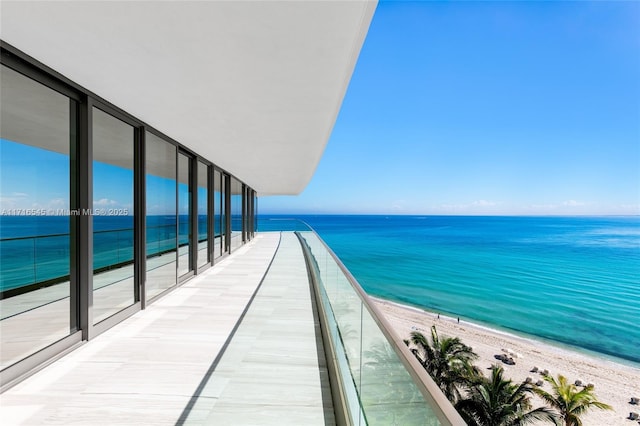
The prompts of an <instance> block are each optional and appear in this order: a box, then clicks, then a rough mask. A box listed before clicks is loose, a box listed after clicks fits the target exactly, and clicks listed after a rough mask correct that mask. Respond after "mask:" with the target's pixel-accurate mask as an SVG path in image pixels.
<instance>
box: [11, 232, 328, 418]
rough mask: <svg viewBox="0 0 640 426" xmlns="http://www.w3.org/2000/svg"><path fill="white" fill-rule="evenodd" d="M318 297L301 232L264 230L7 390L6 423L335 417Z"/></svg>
mask: <svg viewBox="0 0 640 426" xmlns="http://www.w3.org/2000/svg"><path fill="white" fill-rule="evenodd" d="M278 245H279V248H278ZM276 251H277V253H276ZM274 253H275V258H274ZM272 259H273V264H272V266H271V268H270V269H269V272H268V274H267V275H266V277H265V273H266V271H267V268H268V266H269V263H270V262H271V260H272ZM263 277H265V278H264V281H262V285H261V286H260V287H259V285H260V282H261V280H262V279H263ZM258 287H259V290H258V291H257V293H255V292H256V289H258ZM254 293H255V298H254V299H253V301H252V302H251V304H250V305H249V309H248V310H247V311H246V312H244V311H245V308H246V307H247V305H248V303H250V300H251V298H252V296H253V295H254ZM310 294H311V293H310V289H309V284H308V280H307V272H306V267H305V264H304V259H303V257H302V252H301V249H300V245H299V243H298V241H297V239H296V237H295V235H293V234H292V233H284V234H282V241H281V242H280V234H279V233H262V234H258V236H257V237H256V238H255V240H254V241H252V242H251V243H249V244H248V245H247V246H244V247H242V248H240V249H238V250H236V251H235V253H233V254H232V255H231V256H229V257H227V258H225V259H223V260H222V261H221V262H220V263H218V264H217V265H215V266H214V267H213V268H211V269H209V270H207V271H206V272H205V273H203V274H201V275H199V276H197V277H196V278H194V279H192V280H190V281H189V282H187V283H186V284H184V285H183V286H181V287H179V288H177V289H176V290H174V291H172V292H170V293H169V294H168V295H166V296H164V297H162V298H161V299H159V300H158V301H156V302H155V303H153V304H151V305H150V306H149V307H148V308H147V309H146V310H144V311H141V312H138V313H137V314H135V315H134V316H132V317H130V318H129V319H127V320H125V321H124V322H122V323H120V324H118V325H117V326H115V327H114V328H112V329H110V330H108V331H107V332H105V333H103V334H102V335H100V336H98V337H97V338H95V339H93V340H92V341H90V342H88V343H86V344H85V345H83V346H82V347H81V348H79V349H77V350H75V351H73V352H72V353H70V354H69V355H67V356H65V357H64V358H62V359H60V360H58V361H56V362H55V363H53V364H52V365H51V366H49V367H47V368H45V369H44V370H42V371H40V372H38V373H37V374H35V375H34V376H32V377H30V378H29V379H27V380H25V381H23V382H22V383H19V384H18V385H16V386H15V387H13V388H11V389H9V390H8V391H6V392H5V393H3V394H2V395H0V404H1V406H2V424H3V425H9V424H25V425H31V424H43V423H46V424H70V423H74V424H87V425H89V424H90V425H100V424H110V425H120V424H136V425H139V424H154V425H156V424H176V423H182V422H184V423H186V424H261V425H263V424H279V425H281V424H305V425H309V424H320V425H325V424H333V423H334V420H333V409H332V407H331V397H330V394H329V390H328V380H327V378H326V367H325V361H324V358H323V356H322V354H323V350H322V347H321V343H319V341H318V338H317V331H318V323H317V320H316V319H315V318H314V316H313V310H312V302H311V297H310ZM243 312H244V315H243ZM234 330H235V331H234ZM230 336H232V338H231V339H229V337H230Z"/></svg>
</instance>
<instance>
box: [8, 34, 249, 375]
mask: <svg viewBox="0 0 640 426" xmlns="http://www.w3.org/2000/svg"><path fill="white" fill-rule="evenodd" d="M9 49H10V50H11V49H13V48H11V47H9ZM13 50H15V49H13ZM16 55H17V56H16ZM0 59H1V60H2V65H1V66H0V67H1V75H0V83H1V87H0V95H1V102H0V107H1V108H0V121H1V124H2V125H1V126H0V154H1V155H0V210H1V211H2V212H1V213H2V214H1V215H0V370H1V374H0V379H1V380H0V385H4V384H6V383H8V381H11V380H14V379H15V378H16V377H19V376H20V375H22V374H24V373H25V372H26V371H28V369H30V368H32V367H33V366H35V365H38V363H42V362H46V361H47V360H48V359H50V358H51V357H52V356H55V355H56V354H59V353H61V352H62V351H64V350H66V349H68V348H70V347H71V346H72V345H74V344H76V343H79V342H80V341H81V339H92V338H93V337H94V336H96V335H98V334H99V333H101V332H102V331H104V330H106V329H107V328H108V327H110V326H111V325H113V324H115V323H116V322H117V321H119V320H120V319H122V318H124V317H125V315H128V314H130V313H132V312H134V311H135V309H136V308H137V307H138V304H139V302H140V297H141V294H145V295H146V298H147V300H148V299H151V298H154V297H157V296H159V295H161V293H163V292H164V291H166V290H167V289H170V288H171V287H174V286H175V285H176V283H177V282H178V279H179V278H180V277H182V278H183V279H185V278H188V276H189V275H192V274H193V269H194V267H196V266H197V267H205V266H206V264H207V263H210V262H211V260H212V257H211V256H213V257H214V258H216V257H220V256H222V255H223V254H225V253H228V252H229V250H230V247H232V246H233V247H234V248H237V247H239V246H240V245H241V244H242V242H243V241H242V231H243V229H247V224H246V219H243V218H245V217H246V218H248V217H249V216H248V215H249V214H250V211H251V210H252V209H253V208H254V207H253V206H252V205H251V204H244V203H243V196H244V197H247V196H248V195H247V194H249V192H247V190H248V187H247V186H246V185H243V183H242V182H240V181H239V180H237V179H235V178H232V177H230V176H229V175H228V174H227V173H225V172H223V171H222V170H219V169H216V167H215V166H214V165H213V164H211V163H209V161H210V159H205V158H202V159H197V157H196V156H194V154H193V153H190V152H189V153H187V150H186V149H185V148H184V147H182V146H181V145H180V144H179V142H176V141H170V142H169V139H168V138H167V137H166V136H158V135H161V133H160V132H159V131H158V130H156V129H149V128H146V126H145V125H144V124H143V123H142V122H140V121H138V120H137V119H136V118H135V117H132V116H130V115H129V114H127V113H126V112H124V111H121V110H119V109H118V108H117V107H116V106H114V105H110V104H108V103H107V102H105V101H104V100H101V99H96V98H95V97H94V95H93V94H91V93H88V92H86V91H85V90H84V89H83V88H81V87H79V86H77V85H75V84H74V83H73V82H70V81H68V80H66V79H64V78H62V79H61V78H59V76H57V75H52V74H51V73H50V72H49V71H48V70H47V69H44V67H42V66H41V65H40V64H38V63H35V62H32V60H30V59H28V58H27V59H25V58H23V57H21V56H20V54H19V52H18V53H9V54H7V47H6V45H5V44H3V46H2V56H1V57H0ZM143 136H144V137H143ZM142 141H144V143H142ZM183 149H184V153H181V152H180V150H183ZM143 168H144V176H143V175H142V174H140V171H141V170H142V169H143ZM143 178H144V179H143ZM196 191H197V192H196ZM196 194H197V195H196ZM243 210H244V213H243ZM243 214H244V215H243ZM137 215H140V216H137ZM142 215H144V217H143V216H142ZM143 219H144V220H143ZM243 221H244V226H243ZM143 227H144V228H143ZM245 232H246V231H245ZM232 236H233V238H232ZM212 244H213V247H211V245H212ZM140 268H145V269H144V270H142V269H140ZM137 271H140V272H141V273H140V274H137ZM143 277H146V279H145V281H144V282H139V281H140V278H143ZM140 285H142V286H144V287H140V289H143V290H145V292H140V291H139V286H140ZM131 308H134V309H131ZM123 311H124V312H123ZM117 314H120V315H117ZM25 358H29V359H27V360H25ZM21 361H26V362H21Z"/></svg>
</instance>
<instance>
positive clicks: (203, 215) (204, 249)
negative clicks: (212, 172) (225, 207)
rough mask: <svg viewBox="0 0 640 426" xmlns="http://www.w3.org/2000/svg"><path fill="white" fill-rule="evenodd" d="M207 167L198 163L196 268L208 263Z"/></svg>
mask: <svg viewBox="0 0 640 426" xmlns="http://www.w3.org/2000/svg"><path fill="white" fill-rule="evenodd" d="M208 197H209V166H207V165H206V164H204V163H203V162H201V161H198V266H199V267H200V266H203V265H206V264H207V263H209V232H208V228H209V227H208V221H209V198H208Z"/></svg>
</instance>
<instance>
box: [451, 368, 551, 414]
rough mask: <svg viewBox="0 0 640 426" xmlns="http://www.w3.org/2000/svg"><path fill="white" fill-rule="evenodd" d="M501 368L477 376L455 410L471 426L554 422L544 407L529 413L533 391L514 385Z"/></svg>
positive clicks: (521, 384)
mask: <svg viewBox="0 0 640 426" xmlns="http://www.w3.org/2000/svg"><path fill="white" fill-rule="evenodd" d="M503 373H504V370H503V369H502V367H499V366H493V367H492V370H491V377H490V378H486V377H484V376H478V377H477V378H476V380H475V383H473V384H471V386H470V387H469V389H468V392H467V397H466V398H465V399H461V400H460V401H458V403H457V404H456V409H457V410H458V412H459V413H460V415H461V416H462V418H463V419H464V420H465V421H466V422H467V424H469V425H470V426H511V425H525V424H528V423H531V422H534V421H538V420H548V421H551V422H552V423H554V422H555V418H554V415H553V412H552V411H551V410H549V409H548V408H546V407H540V408H536V409H534V410H531V400H530V398H529V395H531V394H532V392H533V388H532V386H531V385H530V384H528V383H520V384H514V383H513V382H512V381H511V380H509V379H505V378H504V377H503Z"/></svg>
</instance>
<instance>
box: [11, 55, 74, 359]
mask: <svg viewBox="0 0 640 426" xmlns="http://www.w3.org/2000/svg"><path fill="white" fill-rule="evenodd" d="M0 83H1V87H0V91H1V92H2V102H0V122H1V123H2V126H1V127H0V152H1V154H2V155H0V211H1V215H0V292H1V293H0V294H1V296H0V336H1V337H0V369H4V368H5V367H8V366H10V365H11V364H14V363H15V362H17V361H19V360H21V359H23V358H25V357H27V356H29V355H31V354H33V353H34V352H36V351H38V350H40V349H42V348H44V347H46V346H48V345H50V344H52V343H54V342H56V341H58V340H60V339H62V338H64V337H66V336H68V335H69V334H70V333H71V332H73V331H75V330H76V324H77V321H76V319H75V318H73V319H72V318H71V309H70V307H71V303H70V294H71V291H70V290H71V288H70V281H69V271H70V254H69V248H70V237H69V230H70V215H71V214H75V212H74V213H72V212H71V207H72V206H71V205H70V186H71V185H70V173H71V166H70V165H71V160H70V147H71V146H72V144H75V131H73V132H72V131H71V128H70V126H71V110H72V109H74V108H75V105H74V102H73V101H72V100H70V99H69V98H68V97H66V96H64V95H61V94H59V93H57V92H55V91H53V90H51V89H49V88H47V87H45V86H43V85H41V84H40V83H37V82H35V81H33V80H31V79H29V78H27V77H25V76H23V75H22V74H19V73H17V72H15V71H13V70H11V69H10V68H7V67H5V66H2V67H1V74H0Z"/></svg>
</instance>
